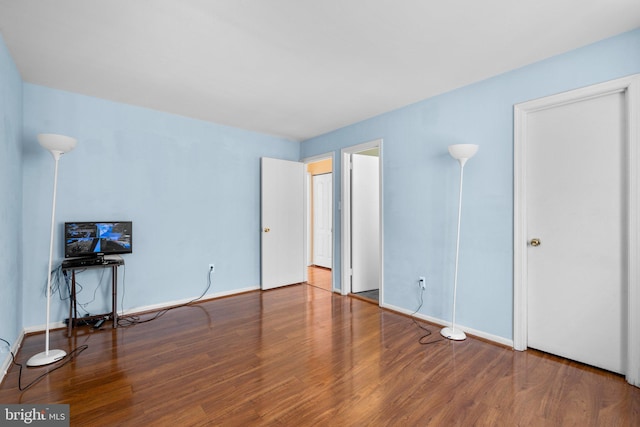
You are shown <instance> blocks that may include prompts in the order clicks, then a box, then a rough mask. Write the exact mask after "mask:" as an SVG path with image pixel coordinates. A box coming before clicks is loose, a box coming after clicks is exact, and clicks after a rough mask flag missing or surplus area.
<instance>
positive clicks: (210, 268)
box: [209, 264, 216, 273]
mask: <svg viewBox="0 0 640 427" xmlns="http://www.w3.org/2000/svg"><path fill="white" fill-rule="evenodd" d="M209 271H211V272H212V273H213V272H214V271H216V265H215V264H209Z"/></svg>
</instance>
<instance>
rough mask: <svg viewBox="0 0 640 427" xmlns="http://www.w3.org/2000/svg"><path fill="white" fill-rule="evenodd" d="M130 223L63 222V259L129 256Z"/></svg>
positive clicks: (130, 249)
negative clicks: (116, 255)
mask: <svg viewBox="0 0 640 427" xmlns="http://www.w3.org/2000/svg"><path fill="white" fill-rule="evenodd" d="M131 225H132V224H131V221H111V222H107V221H105V222H65V223H64V257H65V258H76V257H90V256H99V255H113V254H129V253H131V251H132V246H131Z"/></svg>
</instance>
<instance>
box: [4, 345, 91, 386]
mask: <svg viewBox="0 0 640 427" xmlns="http://www.w3.org/2000/svg"><path fill="white" fill-rule="evenodd" d="M0 341H4V342H6V343H7V345H8V346H9V353H10V354H11V363H13V364H14V365H16V366H18V367H19V368H20V371H19V373H18V390H20V391H25V390H28V389H29V388H31V386H33V385H35V384H36V383H37V382H38V381H40V380H41V379H43V378H44V377H46V376H47V375H49V374H50V373H51V372H54V371H57V370H58V369H60V368H62V367H63V366H65V365H66V364H68V363H69V362H71V361H72V360H73V359H74V358H75V357H77V356H79V355H80V353H82V352H83V351H85V350H86V349H87V348H89V346H88V345H86V344H83V345H81V346H80V347H77V348H75V349H73V351H71V352H70V353H69V354H67V355H66V356H65V357H64V358H62V359H61V360H64V363H62V364H60V365H58V366H56V367H55V368H53V369H50V370H48V371H47V372H45V373H43V374H41V375H39V376H38V377H36V378H35V379H34V380H33V381H31V382H30V383H29V384H27V385H26V386H24V387H22V368H23V366H22V364H21V363H18V362H16V357H15V355H14V354H13V351H11V344H10V343H9V341H7V340H5V339H4V338H0Z"/></svg>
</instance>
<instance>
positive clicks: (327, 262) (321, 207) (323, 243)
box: [313, 173, 333, 268]
mask: <svg viewBox="0 0 640 427" xmlns="http://www.w3.org/2000/svg"><path fill="white" fill-rule="evenodd" d="M332 183H333V179H332V174H330V173H325V174H322V175H314V176H313V263H314V264H315V265H317V266H320V267H326V268H331V252H332V250H331V249H332V248H331V245H332V228H333V224H332V210H333V207H332V206H333V205H332V200H333V191H332V188H331V187H332V185H333V184H332Z"/></svg>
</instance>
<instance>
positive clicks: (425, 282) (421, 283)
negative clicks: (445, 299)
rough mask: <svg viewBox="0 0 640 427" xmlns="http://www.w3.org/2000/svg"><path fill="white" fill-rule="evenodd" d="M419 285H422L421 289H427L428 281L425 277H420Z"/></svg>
mask: <svg viewBox="0 0 640 427" xmlns="http://www.w3.org/2000/svg"><path fill="white" fill-rule="evenodd" d="M418 284H419V285H420V289H427V279H425V278H424V276H420V277H418Z"/></svg>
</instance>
